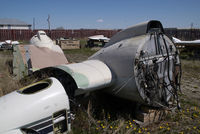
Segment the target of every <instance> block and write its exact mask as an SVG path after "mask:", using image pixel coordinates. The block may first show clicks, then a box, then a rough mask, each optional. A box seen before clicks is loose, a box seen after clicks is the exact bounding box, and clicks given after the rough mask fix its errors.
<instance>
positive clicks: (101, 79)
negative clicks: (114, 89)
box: [57, 60, 114, 95]
mask: <svg viewBox="0 0 200 134" xmlns="http://www.w3.org/2000/svg"><path fill="white" fill-rule="evenodd" d="M57 68H60V69H62V70H64V71H66V72H68V73H69V74H70V75H71V76H72V77H73V79H74V80H75V82H76V84H77V86H78V90H77V91H76V93H75V95H80V94H83V93H86V92H90V91H94V90H98V89H102V88H105V87H108V86H110V84H111V83H112V79H113V78H112V74H111V71H110V69H109V68H108V67H107V65H106V64H104V63H103V62H101V61H99V60H87V61H84V62H81V63H76V64H68V65H61V66H57ZM113 80H114V79H113Z"/></svg>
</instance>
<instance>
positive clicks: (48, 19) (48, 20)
mask: <svg viewBox="0 0 200 134" xmlns="http://www.w3.org/2000/svg"><path fill="white" fill-rule="evenodd" d="M47 22H48V27H49V31H50V30H51V27H50V15H48V18H47Z"/></svg>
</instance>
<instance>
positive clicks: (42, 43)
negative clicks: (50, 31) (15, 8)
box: [30, 31, 63, 53]
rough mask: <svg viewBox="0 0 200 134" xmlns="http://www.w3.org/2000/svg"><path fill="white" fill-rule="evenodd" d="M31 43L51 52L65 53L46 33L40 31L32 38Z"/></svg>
mask: <svg viewBox="0 0 200 134" xmlns="http://www.w3.org/2000/svg"><path fill="white" fill-rule="evenodd" d="M30 43H31V44H32V45H35V46H37V47H41V48H48V49H50V50H51V51H55V52H58V53H63V51H62V49H61V48H60V47H59V46H58V45H55V44H54V43H53V41H52V40H51V39H50V38H49V37H48V36H47V35H46V33H45V32H44V31H38V32H37V34H36V35H34V36H33V37H32V38H31V40H30Z"/></svg>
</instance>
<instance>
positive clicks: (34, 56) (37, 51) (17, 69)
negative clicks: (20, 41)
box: [13, 45, 68, 79]
mask: <svg viewBox="0 0 200 134" xmlns="http://www.w3.org/2000/svg"><path fill="white" fill-rule="evenodd" d="M13 55H14V60H13V73H14V75H15V76H16V78H17V79H21V78H23V77H24V76H25V75H27V74H31V73H32V72H34V71H36V70H39V69H42V68H45V67H50V66H56V65H60V64H67V63H68V61H67V59H66V57H65V55H64V53H59V52H56V51H52V50H51V49H49V48H45V47H37V46H35V45H17V46H15V47H14V52H13Z"/></svg>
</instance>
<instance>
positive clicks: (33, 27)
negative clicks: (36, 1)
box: [33, 18, 35, 30]
mask: <svg viewBox="0 0 200 134" xmlns="http://www.w3.org/2000/svg"><path fill="white" fill-rule="evenodd" d="M33 30H35V18H33Z"/></svg>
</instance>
